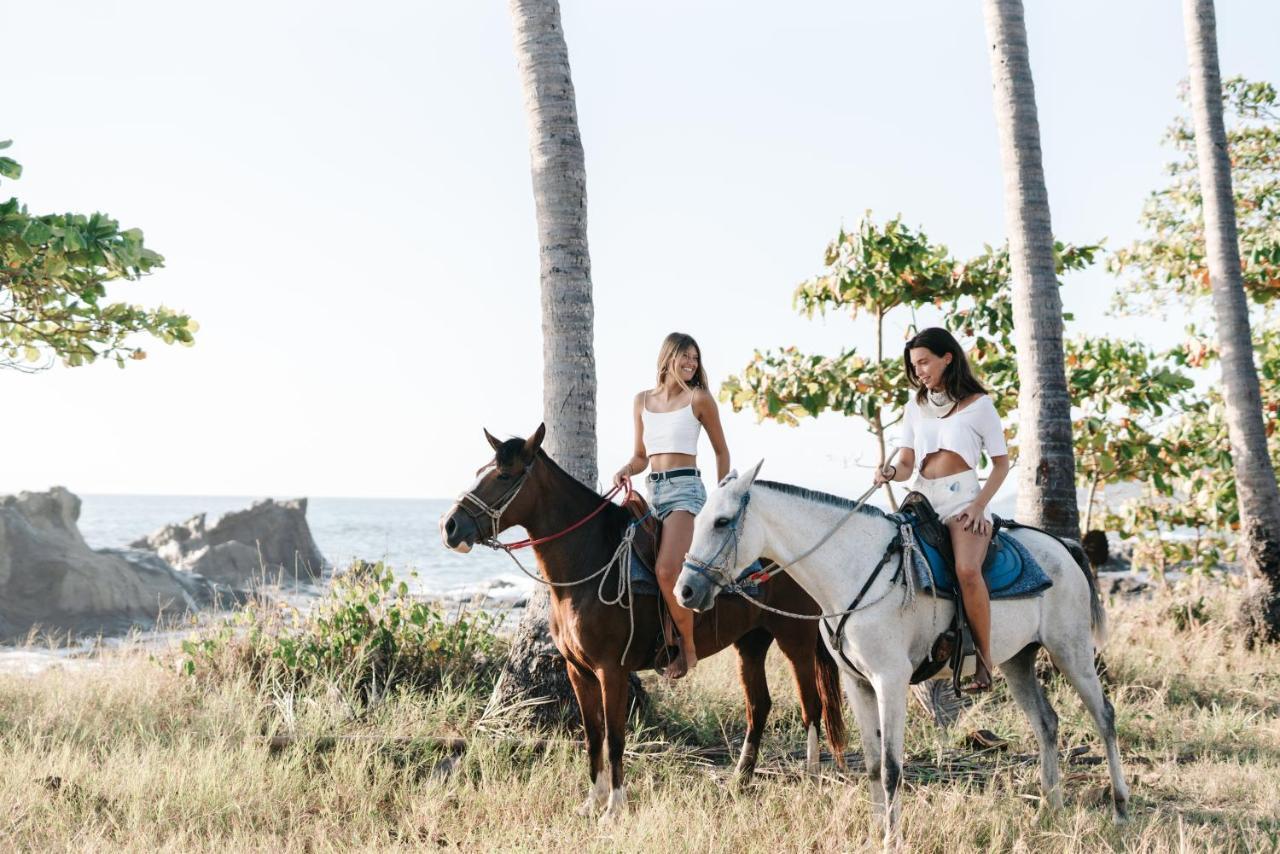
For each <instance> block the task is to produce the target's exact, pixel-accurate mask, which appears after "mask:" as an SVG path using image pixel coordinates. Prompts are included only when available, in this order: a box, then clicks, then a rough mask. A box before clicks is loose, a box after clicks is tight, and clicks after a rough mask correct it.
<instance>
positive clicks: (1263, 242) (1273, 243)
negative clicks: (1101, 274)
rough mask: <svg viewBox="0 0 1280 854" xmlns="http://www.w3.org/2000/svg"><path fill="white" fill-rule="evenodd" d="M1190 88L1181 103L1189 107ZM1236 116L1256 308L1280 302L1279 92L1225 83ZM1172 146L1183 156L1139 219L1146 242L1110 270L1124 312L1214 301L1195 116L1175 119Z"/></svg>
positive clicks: (1240, 196) (1232, 146)
mask: <svg viewBox="0 0 1280 854" xmlns="http://www.w3.org/2000/svg"><path fill="white" fill-rule="evenodd" d="M1189 98H1190V95H1189V89H1188V88H1187V86H1186V85H1185V83H1184V85H1183V87H1182V89H1181V91H1180V92H1179V99H1180V100H1181V101H1182V102H1183V104H1187V103H1188V99H1189ZM1222 98H1223V106H1224V108H1225V110H1226V112H1227V114H1228V117H1229V118H1230V120H1231V121H1230V125H1229V126H1228V128H1227V147H1228V149H1229V150H1230V152H1231V184H1232V194H1233V196H1234V199H1235V208H1236V224H1237V228H1238V231H1239V237H1240V262H1241V267H1240V272H1241V279H1242V281H1243V284H1244V288H1245V291H1246V292H1247V293H1248V294H1249V297H1250V299H1251V300H1252V301H1253V302H1254V303H1255V304H1259V305H1262V304H1267V303H1270V302H1271V301H1272V300H1273V299H1275V297H1276V296H1280V167H1278V166H1277V164H1278V163H1280V161H1278V159H1277V158H1280V93H1277V91H1276V87H1275V86H1273V85H1272V84H1270V83H1265V82H1254V81H1249V80H1246V79H1245V78H1244V77H1238V76H1237V77H1232V78H1230V79H1228V80H1225V81H1223V84H1222ZM1165 142H1166V144H1168V145H1169V146H1171V147H1172V148H1173V149H1174V151H1175V152H1176V153H1177V158H1176V159H1175V160H1173V161H1172V162H1171V163H1169V164H1168V166H1167V169H1166V171H1167V172H1168V174H1169V184H1168V186H1166V187H1163V188H1161V189H1159V190H1156V191H1155V192H1153V193H1152V194H1151V196H1150V198H1148V200H1147V203H1146V205H1145V206H1144V208H1143V210H1142V216H1141V218H1140V220H1139V222H1140V224H1141V225H1142V226H1143V228H1144V230H1145V232H1146V234H1147V236H1146V237H1143V238H1142V239H1140V240H1136V241H1134V243H1133V244H1132V245H1130V246H1128V247H1126V248H1124V249H1121V250H1119V251H1117V252H1116V253H1115V255H1114V256H1113V257H1112V258H1111V259H1110V260H1109V262H1108V266H1109V267H1110V269H1111V270H1112V271H1113V272H1115V273H1117V274H1119V275H1121V276H1123V277H1124V286H1123V287H1121V288H1120V289H1119V290H1118V291H1117V292H1116V306H1117V308H1118V309H1120V310H1121V311H1123V312H1132V313H1145V312H1147V311H1151V310H1152V309H1156V310H1163V309H1164V308H1166V307H1168V306H1169V305H1171V303H1170V301H1169V299H1168V297H1169V296H1170V295H1171V294H1172V295H1176V296H1178V297H1182V301H1181V302H1182V304H1183V305H1187V304H1195V303H1196V302H1197V301H1198V300H1199V299H1200V298H1205V297H1208V296H1209V267H1208V265H1207V263H1206V261H1205V244H1204V219H1203V216H1202V215H1201V206H1202V205H1203V203H1204V196H1203V194H1202V193H1201V192H1200V176H1199V168H1200V167H1199V163H1198V161H1197V159H1196V138H1195V130H1194V129H1193V128H1192V126H1191V117H1190V116H1189V115H1185V116H1179V117H1177V118H1176V119H1174V121H1173V123H1172V124H1171V125H1170V126H1169V129H1168V130H1167V131H1166V132H1165Z"/></svg>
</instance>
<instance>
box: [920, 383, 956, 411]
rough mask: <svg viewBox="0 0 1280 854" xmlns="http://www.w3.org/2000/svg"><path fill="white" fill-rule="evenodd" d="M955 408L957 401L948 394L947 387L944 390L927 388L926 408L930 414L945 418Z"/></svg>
mask: <svg viewBox="0 0 1280 854" xmlns="http://www.w3.org/2000/svg"><path fill="white" fill-rule="evenodd" d="M955 408H956V402H955V401H954V400H952V398H951V395H949V394H947V392H946V390H945V389H944V390H942V391H934V390H933V389H926V390H925V399H924V410H925V412H927V413H928V414H929V415H931V416H933V417H934V418H945V417H947V416H948V415H950V414H951V410H953V409H955Z"/></svg>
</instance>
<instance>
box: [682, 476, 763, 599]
mask: <svg viewBox="0 0 1280 854" xmlns="http://www.w3.org/2000/svg"><path fill="white" fill-rule="evenodd" d="M750 504H751V490H750V488H748V489H747V491H746V492H744V493H742V498H740V499H738V511H737V512H736V513H734V514H733V518H732V519H730V520H729V521H728V522H727V523H725V524H724V525H723V526H717V527H721V528H724V529H727V531H728V534H727V536H725V537H723V538H722V539H721V541H720V548H718V549H716V553H715V554H713V555H712V556H711V557H710V558H709V559H707V560H702V559H701V558H697V557H694V556H693V555H691V554H686V555H685V556H684V566H685V568H686V569H691V570H693V571H694V572H696V573H697V574H698V575H701V576H702V577H703V578H705V579H707V580H708V581H710V582H711V583H712V584H714V585H715V586H716V587H718V588H720V589H722V590H726V589H731V588H732V587H733V585H734V579H733V578H732V577H731V575H730V573H729V555H726V554H725V551H726V550H727V549H728V548H729V547H730V546H732V547H733V555H732V560H733V563H735V564H736V563H737V562H738V540H739V538H740V537H741V536H742V530H741V529H742V525H743V523H745V522H746V519H747V507H748V506H750ZM722 556H723V557H724V560H721V557H722ZM758 574H760V573H757V575H758ZM752 578H753V579H754V578H755V576H754V575H753V576H752Z"/></svg>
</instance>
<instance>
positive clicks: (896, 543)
mask: <svg viewBox="0 0 1280 854" xmlns="http://www.w3.org/2000/svg"><path fill="white" fill-rule="evenodd" d="M895 554H896V555H898V556H899V560H898V573H897V574H901V573H902V571H903V567H904V566H905V564H906V559H907V555H906V554H905V553H904V551H903V549H902V535H901V534H896V535H894V538H893V539H892V540H890V541H889V545H888V547H886V548H885V550H884V554H883V555H882V556H881V558H880V562H879V563H877V564H876V565H875V568H874V569H872V570H871V574H870V575H868V576H867V580H866V581H865V582H864V583H863V585H862V589H861V590H859V591H858V595H857V596H855V597H853V602H852V603H851V604H850V605H849V607H848V608H846V609H845V612H844V616H843V617H841V618H840V622H839V624H837V625H836V627H835V629H834V630H833V629H832V628H831V624H830V623H828V622H827V621H826V620H823V621H822V625H823V626H824V627H825V628H826V630H827V637H829V638H830V640H831V646H832V648H833V649H834V650H835V651H836V654H837V655H839V656H840V658H841V660H842V661H844V663H845V665H846V666H848V668H849V669H850V670H852V671H853V672H854V673H856V674H858V675H859V676H863V673H862V671H861V670H859V669H858V667H857V665H856V664H854V663H853V662H852V661H850V660H849V657H848V656H847V655H845V654H844V643H843V642H842V640H843V638H844V627H845V623H847V622H849V617H850V616H852V615H853V612H854V611H856V610H858V606H859V605H860V604H862V600H863V599H864V598H866V595H867V593H868V591H870V590H871V585H873V584H875V583H876V579H877V578H879V577H880V573H881V571H883V570H884V568H885V567H886V566H888V565H889V561H890V560H892V559H893V556H894V555H895ZM897 574H895V578H894V579H892V580H896V575H897ZM863 678H865V677H863Z"/></svg>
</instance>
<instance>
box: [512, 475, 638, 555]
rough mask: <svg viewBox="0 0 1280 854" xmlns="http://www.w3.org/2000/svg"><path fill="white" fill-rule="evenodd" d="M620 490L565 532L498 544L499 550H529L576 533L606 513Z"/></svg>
mask: <svg viewBox="0 0 1280 854" xmlns="http://www.w3.org/2000/svg"><path fill="white" fill-rule="evenodd" d="M624 484H625V486H626V490H627V495H628V496H630V495H631V481H629V480H628V481H624ZM620 489H622V487H619V486H615V487H614V488H613V489H611V490H609V491H608V492H606V493H605V496H604V501H602V502H601V503H600V506H599V507H597V508H596V509H595V510H592V511H591V512H590V513H588V514H587V515H586V516H583V517H582V518H581V519H579V520H578V521H576V522H574V523H573V524H572V525H570V526H569V527H567V528H565V529H564V530H563V531H561V532H559V533H558V534H551V535H550V536H547V537H539V538H538V539H536V540H534V539H524V540H518V541H517V542H514V543H499V544H498V547H499V548H501V549H502V550H503V551H508V552H511V551H515V550H516V549H523V548H527V547H529V546H540V545H542V544H543V543H549V542H551V541H552V540H556V539H559V538H560V537H563V536H564V535H565V534H568V533H570V532H571V531H576V530H578V529H579V528H581V527H582V526H583V525H585V524H587V523H588V522H590V521H591V520H592V519H594V518H595V517H597V516H599V515H600V514H601V513H602V512H604V508H606V507H608V506H609V505H610V504H611V503H612V502H611V501H610V499H612V498H613V496H615V495H617V494H618V491H619V490H620ZM623 500H624V501H625V500H626V499H623Z"/></svg>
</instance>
